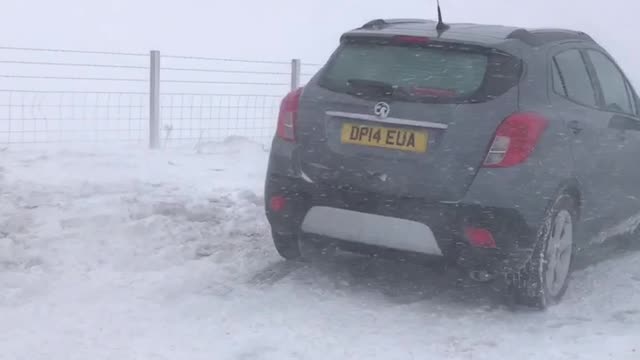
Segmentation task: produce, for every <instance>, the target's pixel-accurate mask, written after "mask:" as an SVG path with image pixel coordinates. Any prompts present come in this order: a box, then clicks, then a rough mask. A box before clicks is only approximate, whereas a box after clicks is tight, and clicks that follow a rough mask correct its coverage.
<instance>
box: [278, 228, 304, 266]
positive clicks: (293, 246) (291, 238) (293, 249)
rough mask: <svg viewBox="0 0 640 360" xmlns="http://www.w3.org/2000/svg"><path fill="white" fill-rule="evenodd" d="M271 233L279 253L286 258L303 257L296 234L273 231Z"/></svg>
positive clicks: (297, 258)
mask: <svg viewBox="0 0 640 360" xmlns="http://www.w3.org/2000/svg"><path fill="white" fill-rule="evenodd" d="M271 235H272V237H273V244H274V245H275V247H276V250H277V251H278V254H280V256H282V257H283V258H284V259H285V260H291V261H296V260H300V259H301V258H302V253H301V252H300V244H299V241H298V236H297V235H296V234H279V233H277V232H272V233H271Z"/></svg>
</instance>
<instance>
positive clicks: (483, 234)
mask: <svg viewBox="0 0 640 360" xmlns="http://www.w3.org/2000/svg"><path fill="white" fill-rule="evenodd" d="M464 234H465V236H466V237H467V240H469V243H470V244H471V246H473V247H478V248H487V249H495V248H496V240H495V239H494V238H493V234H492V233H491V231H489V230H487V229H483V228H475V227H468V228H466V229H465V230H464Z"/></svg>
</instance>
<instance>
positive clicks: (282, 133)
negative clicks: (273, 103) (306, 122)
mask: <svg viewBox="0 0 640 360" xmlns="http://www.w3.org/2000/svg"><path fill="white" fill-rule="evenodd" d="M300 95H302V88H299V89H296V90H294V91H292V92H290V93H289V94H287V96H285V97H284V99H282V103H281V104H280V114H279V115H278V128H277V131H276V135H277V136H278V137H279V138H281V139H282V140H286V141H292V142H295V141H296V121H298V108H299V106H300Z"/></svg>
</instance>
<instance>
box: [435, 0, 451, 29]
mask: <svg viewBox="0 0 640 360" xmlns="http://www.w3.org/2000/svg"><path fill="white" fill-rule="evenodd" d="M437 3H438V25H436V30H438V37H440V36H441V35H442V33H443V32H445V31H447V30H449V28H450V26H449V25H447V24H445V23H444V22H443V21H442V10H440V0H437Z"/></svg>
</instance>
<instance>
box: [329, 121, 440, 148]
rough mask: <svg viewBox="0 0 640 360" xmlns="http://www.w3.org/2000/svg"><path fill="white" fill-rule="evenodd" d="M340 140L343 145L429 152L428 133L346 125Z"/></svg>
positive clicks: (343, 127) (343, 126) (343, 125)
mask: <svg viewBox="0 0 640 360" xmlns="http://www.w3.org/2000/svg"><path fill="white" fill-rule="evenodd" d="M340 140H341V141H342V143H343V144H353V145H363V146H374V147H380V148H387V149H395V150H402V151H411V152H417V153H424V152H427V143H428V142H429V134H428V133H427V132H426V131H414V130H407V129H397V128H388V127H382V126H368V125H357V124H351V123H344V124H342V134H341V137H340Z"/></svg>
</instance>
